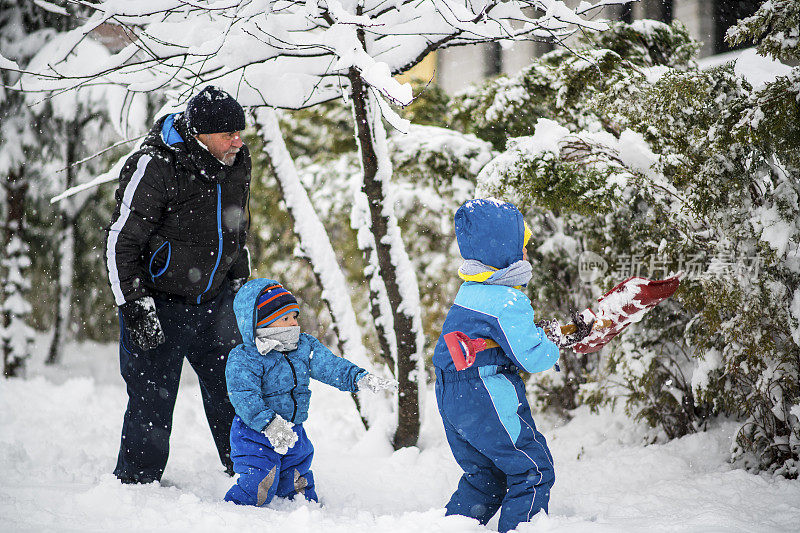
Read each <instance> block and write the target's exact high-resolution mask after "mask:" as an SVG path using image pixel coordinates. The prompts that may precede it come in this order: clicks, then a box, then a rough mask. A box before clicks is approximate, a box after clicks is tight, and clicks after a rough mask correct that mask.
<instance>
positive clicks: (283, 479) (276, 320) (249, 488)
mask: <svg viewBox="0 0 800 533" xmlns="http://www.w3.org/2000/svg"><path fill="white" fill-rule="evenodd" d="M233 309H234V312H235V313H236V321H237V323H238V325H239V331H240V332H241V334H242V339H243V343H242V344H240V345H238V346H236V347H235V348H234V349H233V350H231V353H230V355H229V356H228V363H227V366H226V372H225V377H226V379H227V382H228V395H229V397H230V400H231V403H232V404H233V407H234V409H235V411H236V416H235V417H234V419H233V424H232V426H231V459H232V460H233V469H234V471H235V472H236V473H238V474H239V478H238V480H237V482H236V484H235V485H234V486H233V487H231V489H230V490H229V491H228V493H227V494H226V495H225V500H226V501H232V502H234V503H237V504H242V505H256V506H262V505H266V504H268V503H269V502H270V501H272V499H273V498H274V497H275V496H278V497H281V498H289V499H291V498H293V497H294V496H295V494H303V495H304V496H305V498H306V499H308V500H312V501H317V493H316V489H315V486H314V476H313V473H312V472H311V469H310V468H311V459H312V457H313V455H314V447H313V446H312V445H311V441H310V440H309V439H308V436H307V435H306V432H305V429H304V428H303V422H305V421H306V419H307V418H308V407H309V400H310V398H311V391H310V390H309V380H310V378H314V379H318V380H320V381H322V382H324V383H327V384H328V385H332V386H334V387H336V388H338V389H339V390H342V391H350V392H356V391H358V390H361V389H364V388H367V389H369V390H371V391H373V392H377V391H379V390H382V389H392V388H396V386H397V383H396V382H395V381H393V380H388V379H384V378H381V377H378V376H375V375H373V374H369V373H368V372H367V371H366V370H364V369H363V368H360V367H358V366H356V365H354V364H353V363H351V362H350V361H348V360H347V359H344V358H342V357H337V356H335V355H334V354H333V353H331V351H330V350H328V349H327V348H326V347H325V346H323V345H322V343H321V342H320V341H319V340H317V339H316V338H314V337H312V336H311V335H308V334H306V333H300V327H299V326H298V324H297V316H298V313H299V306H298V305H297V300H296V299H295V297H294V296H293V295H292V294H291V293H290V292H289V291H288V290H286V289H285V288H284V287H283V286H282V285H281V284H280V283H278V282H277V281H274V280H271V279H254V280H251V281H249V282H247V283H246V284H245V285H244V286H243V287H242V288H241V289H240V290H239V292H238V293H237V294H236V298H235V299H234V301H233Z"/></svg>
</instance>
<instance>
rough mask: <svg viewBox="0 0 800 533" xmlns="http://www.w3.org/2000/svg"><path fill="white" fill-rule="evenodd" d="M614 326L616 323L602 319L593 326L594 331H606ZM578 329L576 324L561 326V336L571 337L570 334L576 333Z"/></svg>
mask: <svg viewBox="0 0 800 533" xmlns="http://www.w3.org/2000/svg"><path fill="white" fill-rule="evenodd" d="M612 325H614V322H612V321H611V319H608V318H602V319H597V320H595V321H594V326H592V329H605V328H610V327H611V326H612ZM577 329H578V328H577V327H576V326H575V324H567V325H566V326H561V334H562V335H569V334H570V333H575V331H576V330H577Z"/></svg>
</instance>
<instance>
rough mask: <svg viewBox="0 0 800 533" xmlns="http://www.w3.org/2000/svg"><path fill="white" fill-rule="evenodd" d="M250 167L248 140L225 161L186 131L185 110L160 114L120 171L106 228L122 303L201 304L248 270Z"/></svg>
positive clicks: (110, 265)
mask: <svg viewBox="0 0 800 533" xmlns="http://www.w3.org/2000/svg"><path fill="white" fill-rule="evenodd" d="M250 167H251V162H250V153H249V152H248V150H247V146H242V148H241V149H240V150H239V153H238V154H237V155H236V160H235V161H234V164H233V165H231V166H226V165H223V164H222V163H221V162H220V161H219V160H217V159H216V158H215V157H214V156H213V155H211V153H210V152H209V151H208V150H207V149H206V148H205V147H204V146H202V145H201V144H200V143H199V142H198V141H197V140H196V139H194V137H192V136H191V135H189V134H188V133H187V131H186V127H185V125H184V124H183V116H182V114H174V115H166V116H164V117H161V118H160V119H159V120H158V121H157V122H156V124H155V126H154V127H153V129H152V130H150V133H148V135H147V137H146V138H145V140H144V142H143V143H142V147H141V148H140V149H139V150H138V151H137V152H136V153H134V154H133V155H131V156H130V157H129V158H128V160H127V161H126V162H125V166H124V167H123V169H122V171H121V172H120V179H119V188H118V189H117V193H116V199H117V208H116V210H115V212H114V216H113V218H112V220H111V225H110V227H109V228H108V241H107V243H106V265H107V267H108V275H109V282H110V283H111V290H112V292H113V293H114V300H115V302H116V304H117V305H122V304H124V303H125V302H130V301H133V300H136V299H138V298H141V297H143V296H148V295H152V296H161V297H171V298H179V299H181V300H183V301H186V302H189V303H193V304H199V303H202V302H205V301H208V300H210V299H212V298H214V296H216V295H217V294H218V293H219V291H220V289H221V288H222V286H223V283H224V282H225V279H226V278H230V279H235V278H246V277H249V275H250V265H249V261H250V260H249V255H248V252H247V249H246V248H245V242H246V238H247V225H248V220H247V217H246V211H247V202H248V197H249V192H250Z"/></svg>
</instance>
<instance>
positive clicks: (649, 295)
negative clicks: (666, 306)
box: [572, 272, 683, 353]
mask: <svg viewBox="0 0 800 533" xmlns="http://www.w3.org/2000/svg"><path fill="white" fill-rule="evenodd" d="M682 275H683V273H682V272H679V273H678V274H675V275H674V276H672V277H669V278H667V279H661V280H652V279H647V278H638V277H632V278H628V279H626V280H625V281H623V282H622V283H620V284H619V285H617V286H616V287H614V288H613V289H611V290H610V291H608V292H607V293H605V294H604V295H603V296H601V297H600V298H598V299H597V302H598V305H597V309H598V311H597V313H595V312H594V311H592V310H591V309H586V310H585V311H584V312H583V313H581V314H582V315H583V319H584V320H585V321H587V322H588V321H590V320H591V319H592V318H594V319H596V320H603V321H607V322H608V323H609V326H608V327H604V328H602V329H598V328H595V331H593V332H592V333H590V334H589V336H587V337H586V338H585V339H583V340H582V341H581V342H579V343H578V344H576V345H575V346H573V347H572V349H573V350H575V351H576V352H578V353H593V352H596V351H598V350H600V348H602V347H603V346H605V345H606V344H607V343H608V341H610V340H611V339H613V338H614V337H615V336H616V335H618V334H619V333H620V332H621V331H622V330H624V329H625V328H627V327H628V326H629V325H631V324H633V323H634V322H639V321H640V320H641V319H642V317H643V316H644V315H645V313H647V311H649V310H650V309H652V308H654V307H655V306H657V305H658V304H659V303H661V302H663V301H664V300H666V299H667V298H669V297H670V296H672V295H673V294H674V293H675V291H676V290H677V289H678V284H679V283H680V278H681V276H682Z"/></svg>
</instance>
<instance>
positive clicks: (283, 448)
mask: <svg viewBox="0 0 800 533" xmlns="http://www.w3.org/2000/svg"><path fill="white" fill-rule="evenodd" d="M264 435H265V436H266V437H267V440H269V443H270V444H271V445H272V448H273V449H274V450H275V451H276V452H278V453H279V454H281V455H283V454H285V453H286V452H288V451H289V448H291V447H292V446H294V445H295V443H296V442H297V433H295V432H294V429H292V423H291V422H288V421H286V420H285V419H284V418H283V417H281V416H280V415H275V418H273V419H272V422H270V423H269V424H267V427H265V428H264Z"/></svg>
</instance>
